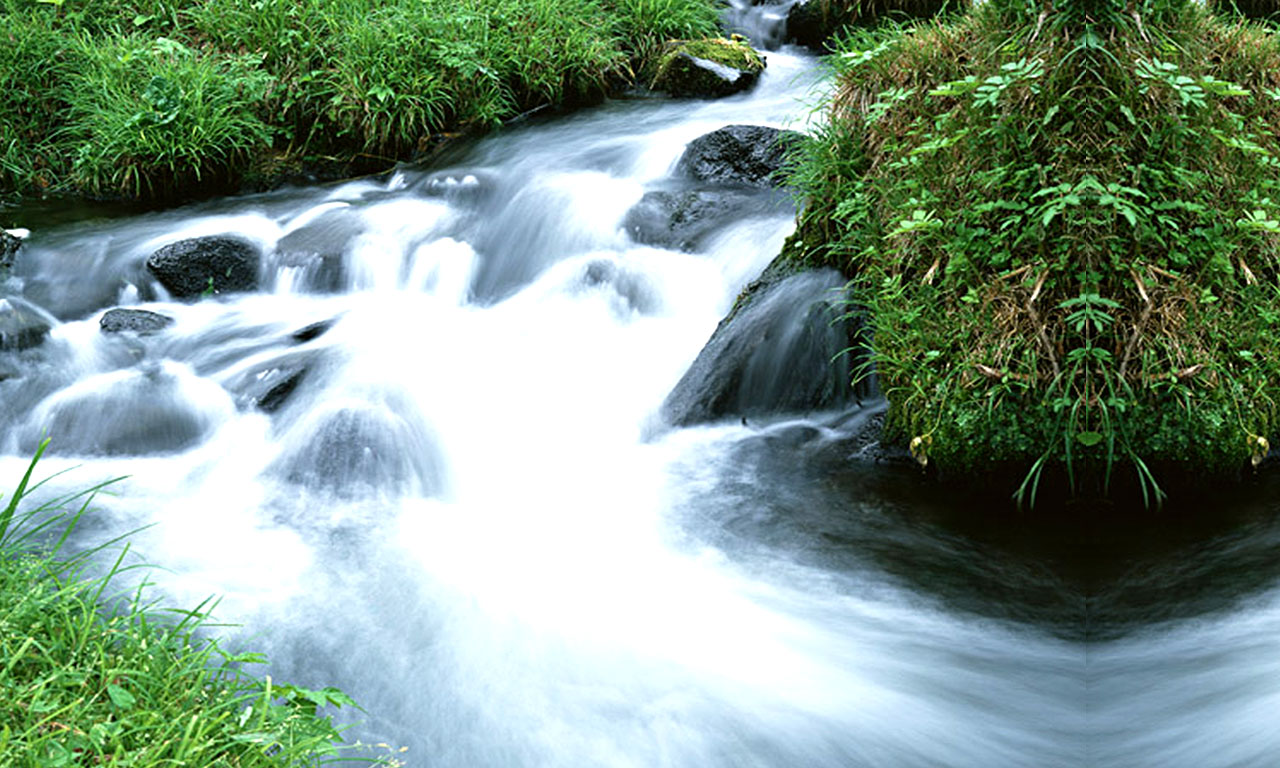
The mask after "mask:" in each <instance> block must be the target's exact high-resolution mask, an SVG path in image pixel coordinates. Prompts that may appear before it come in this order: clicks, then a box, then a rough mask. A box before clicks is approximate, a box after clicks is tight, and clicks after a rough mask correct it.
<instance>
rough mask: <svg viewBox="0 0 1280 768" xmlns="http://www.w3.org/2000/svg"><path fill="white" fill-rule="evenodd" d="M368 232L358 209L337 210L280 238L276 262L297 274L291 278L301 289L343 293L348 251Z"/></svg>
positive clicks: (348, 207)
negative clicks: (352, 243)
mask: <svg viewBox="0 0 1280 768" xmlns="http://www.w3.org/2000/svg"><path fill="white" fill-rule="evenodd" d="M366 229H367V224H366V222H365V221H364V220H363V219H362V218H361V216H360V213H359V211H357V210H356V209H355V208H353V207H351V206H342V207H336V208H335V209H333V210H331V211H327V212H325V213H323V214H321V215H318V216H316V218H314V219H313V220H311V221H310V222H308V223H306V224H303V225H302V226H300V227H298V228H297V229H295V230H293V231H292V232H290V233H289V234H287V235H285V236H284V237H282V238H280V241H279V242H278V243H276V249H275V254H274V255H273V257H272V261H273V263H274V266H275V267H276V269H277V270H279V271H281V272H284V271H285V270H289V271H292V272H294V273H295V274H293V275H292V276H290V278H289V279H290V280H291V281H292V283H293V285H294V286H296V287H297V288H298V289H299V290H302V291H309V292H315V293H333V292H335V291H340V290H342V289H343V288H344V287H345V286H346V283H347V273H346V267H345V262H344V259H345V255H346V252H347V248H348V246H349V245H350V244H351V242H352V241H353V240H355V239H356V238H357V237H358V236H360V235H361V234H362V233H363V232H364V231H365V230H366ZM281 277H283V275H281Z"/></svg>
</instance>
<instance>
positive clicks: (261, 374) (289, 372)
mask: <svg viewBox="0 0 1280 768" xmlns="http://www.w3.org/2000/svg"><path fill="white" fill-rule="evenodd" d="M315 362H316V355H315V354H314V350H313V351H312V352H311V353H307V352H304V351H301V350H300V351H298V352H293V353H289V354H286V355H282V356H280V357H278V358H276V359H274V360H271V361H269V362H266V363H263V364H261V365H257V366H254V367H253V368H250V369H249V370H247V371H245V372H244V373H242V374H240V375H239V376H237V377H236V378H235V379H234V380H232V381H231V382H230V383H229V384H227V389H228V390H229V391H230V392H231V393H232V395H233V396H234V397H235V399H236V405H237V406H239V407H240V408H246V409H247V408H256V409H258V410H260V411H262V412H263V413H275V412H276V411H279V410H280V409H281V408H282V407H284V405H285V404H286V403H288V401H289V399H290V397H292V396H293V395H294V393H295V392H296V391H297V389H298V386H299V385H300V384H302V382H303V381H304V380H305V379H306V378H307V376H308V374H309V373H310V371H311V368H312V366H313V365H314V364H315Z"/></svg>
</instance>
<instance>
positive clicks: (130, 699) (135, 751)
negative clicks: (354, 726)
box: [0, 441, 354, 768]
mask: <svg viewBox="0 0 1280 768" xmlns="http://www.w3.org/2000/svg"><path fill="white" fill-rule="evenodd" d="M46 445H47V441H46V442H45V443H44V444H42V445H41V446H40V450H39V451H38V452H37V454H36V457H35V458H34V459H33V460H32V462H31V464H30V466H29V467H28V469H27V472H26V474H25V475H24V477H23V478H22V480H21V481H20V482H19V484H18V486H17V489H16V490H15V491H14V492H13V494H12V495H11V496H10V497H9V500H8V502H7V504H6V505H5V506H4V511H3V513H2V514H0V764H3V765H8V766H30V768H58V767H60V766H77V765H139V766H156V765H199V766H202V767H205V766H208V767H209V768H232V767H235V768H245V767H247V766H263V767H264V768H265V767H267V766H272V767H277V768H278V766H295V765H296V766H302V765H317V764H319V763H322V762H329V761H331V760H335V759H337V758H338V757H339V756H340V754H341V751H340V750H341V743H342V736H341V734H340V732H339V731H338V729H337V728H335V726H334V725H333V723H332V722H331V720H330V719H329V717H328V716H325V715H321V714H320V712H319V708H320V707H327V706H335V707H336V706H354V702H352V701H351V700H350V699H349V698H347V697H346V696H345V695H344V694H343V693H342V692H341V691H338V690H336V689H333V688H326V689H323V690H319V691H315V690H309V689H305V688H300V687H296V686H291V685H282V684H279V683H276V682H274V681H272V680H271V678H270V677H267V678H257V677H253V676H251V675H248V674H246V673H245V672H244V671H243V670H242V667H243V665H245V664H247V663H255V662H261V661H262V659H261V657H260V656H258V655H257V654H229V653H227V652H225V651H224V650H223V649H221V648H220V647H219V646H218V645H217V643H216V642H214V641H210V640H206V639H203V634H204V633H202V632H201V631H200V630H201V626H202V624H203V623H204V622H205V621H206V620H207V618H208V614H209V611H210V610H211V609H212V607H213V605H212V603H211V602H209V601H206V603H205V604H203V605H200V606H197V607H196V608H195V609H194V610H165V609H161V608H160V607H158V606H157V605H156V604H155V603H154V602H150V601H148V600H147V599H146V597H145V586H144V587H139V588H138V589H136V590H133V591H131V592H128V593H125V594H117V593H116V592H115V589H116V586H115V585H116V581H117V578H118V577H119V576H120V574H122V573H123V572H125V571H128V570H131V569H132V568H133V567H136V566H124V565H123V563H124V560H125V556H126V554H127V552H128V548H127V546H126V547H124V548H123V550H122V551H121V552H120V554H119V556H118V557H117V558H116V559H115V562H114V565H113V566H112V567H111V568H110V569H109V570H108V572H107V573H106V574H105V575H103V576H93V575H90V568H89V562H90V560H91V559H92V558H95V557H97V556H99V555H100V554H101V552H102V550H103V549H104V548H105V547H108V546H111V545H113V544H115V543H117V542H107V543H106V544H104V545H102V546H100V547H98V548H97V549H94V550H91V551H89V552H83V553H79V554H77V555H74V556H68V555H65V554H64V553H63V552H62V547H63V544H64V543H65V542H66V539H67V536H68V535H69V533H70V532H71V530H72V529H73V528H74V526H75V525H76V523H77V522H78V521H79V519H80V517H81V516H82V515H83V514H85V512H86V511H87V510H88V508H89V504H90V503H91V502H92V500H93V498H94V495H95V494H96V493H98V492H99V491H101V490H102V489H103V488H104V487H106V485H109V484H103V485H100V486H96V487H94V488H91V489H88V490H86V491H84V492H81V493H77V494H73V495H71V496H67V497H63V498H58V499H54V500H52V501H49V502H46V503H43V504H39V505H32V504H31V503H30V501H31V495H32V493H33V492H35V491H36V490H37V489H39V488H40V487H41V486H42V485H43V484H44V482H47V480H46V481H41V482H38V483H32V482H31V479H32V475H33V472H34V469H35V467H36V464H37V462H38V460H39V458H40V454H41V453H43V451H44V448H45V446H46Z"/></svg>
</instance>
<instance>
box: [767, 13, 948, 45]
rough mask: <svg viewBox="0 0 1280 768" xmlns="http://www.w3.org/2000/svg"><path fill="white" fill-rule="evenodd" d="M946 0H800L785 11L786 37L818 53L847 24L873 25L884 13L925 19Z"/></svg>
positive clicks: (789, 40)
mask: <svg viewBox="0 0 1280 768" xmlns="http://www.w3.org/2000/svg"><path fill="white" fill-rule="evenodd" d="M946 5H947V0H859V2H853V1H852V0H801V2H798V3H796V4H795V5H793V6H791V8H790V9H789V10H788V11H787V21H786V27H787V32H786V39H787V41H788V42H792V43H795V44H796V45H803V46H805V47H807V48H810V49H811V50H814V51H817V52H819V53H825V52H826V45H827V41H828V40H830V39H831V36H832V35H834V34H835V33H837V32H839V31H840V30H842V29H844V28H845V27H846V26H849V25H850V24H874V23H876V21H878V20H880V19H882V18H884V17H885V16H897V17H907V18H913V19H925V18H929V17H930V16H934V15H936V14H938V13H940V12H941V11H942V10H943V8H945V7H946Z"/></svg>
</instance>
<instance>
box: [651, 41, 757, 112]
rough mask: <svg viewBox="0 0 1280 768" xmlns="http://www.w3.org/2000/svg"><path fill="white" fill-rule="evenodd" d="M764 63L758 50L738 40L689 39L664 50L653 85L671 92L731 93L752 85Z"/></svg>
mask: <svg viewBox="0 0 1280 768" xmlns="http://www.w3.org/2000/svg"><path fill="white" fill-rule="evenodd" d="M764 67H765V63H764V59H763V58H761V56H760V54H759V53H757V52H756V50H755V49H754V48H752V47H751V46H750V45H747V44H746V43H745V42H743V41H741V40H720V39H708V40H691V41H688V42H684V43H679V44H676V45H674V46H673V47H672V48H671V49H670V50H668V51H667V52H666V53H665V54H663V56H662V58H661V60H660V61H659V63H658V74H657V75H656V76H655V77H654V79H653V85H652V88H653V89H654V90H655V91H666V92H667V93H669V94H671V95H672V96H692V97H697V98H716V97H720V96H731V95H733V94H735V93H739V92H741V91H745V90H747V89H748V88H750V87H752V86H753V85H755V84H756V81H757V80H759V79H760V73H761V72H763V71H764Z"/></svg>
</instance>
